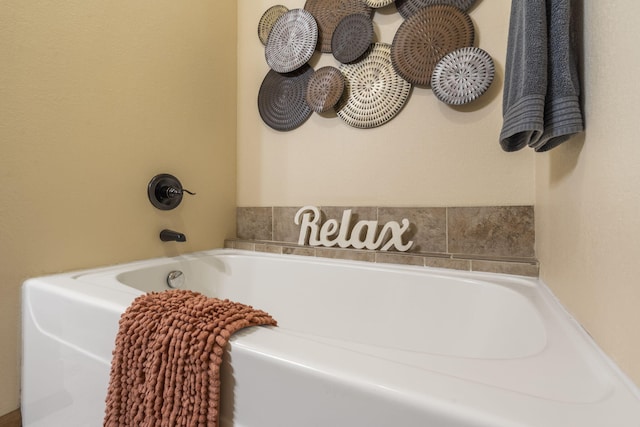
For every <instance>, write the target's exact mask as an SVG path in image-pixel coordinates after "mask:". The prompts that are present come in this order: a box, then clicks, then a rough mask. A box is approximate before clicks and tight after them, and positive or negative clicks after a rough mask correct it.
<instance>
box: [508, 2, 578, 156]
mask: <svg viewBox="0 0 640 427" xmlns="http://www.w3.org/2000/svg"><path fill="white" fill-rule="evenodd" d="M574 30H575V26H574V21H573V20H572V19H571V0H512V4H511V16H510V24H509V38H508V46H507V59H506V64H505V86H504V93H503V119H504V123H503V126H502V131H501V132H500V145H501V146H502V148H503V149H504V150H505V151H516V150H520V149H522V148H524V147H526V146H527V145H528V146H530V147H532V148H534V149H535V150H536V151H547V150H549V149H551V148H553V147H556V146H557V145H559V144H560V143H562V142H564V141H566V140H567V139H568V138H569V137H570V136H571V135H573V134H575V133H578V132H581V131H582V130H583V123H582V112H581V111H580V100H579V96H580V86H579V79H578V71H577V61H576V46H575V43H574V40H573V35H574Z"/></svg>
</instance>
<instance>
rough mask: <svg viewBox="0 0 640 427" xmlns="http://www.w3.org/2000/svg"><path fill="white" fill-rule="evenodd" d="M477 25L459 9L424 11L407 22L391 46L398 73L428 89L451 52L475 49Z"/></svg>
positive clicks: (446, 7)
mask: <svg viewBox="0 0 640 427" xmlns="http://www.w3.org/2000/svg"><path fill="white" fill-rule="evenodd" d="M474 38H475V34H474V28H473V22H472V21H471V18H470V17H469V15H468V14H467V13H466V12H464V11H462V10H460V9H458V8H457V7H455V6H449V5H434V6H427V7H425V8H422V9H420V10H419V11H418V12H416V13H414V14H413V15H411V16H410V17H409V18H408V19H407V20H406V21H404V22H403V23H402V24H401V25H400V27H399V28H398V31H397V32H396V35H395V37H394V38H393V44H392V46H391V61H392V63H393V67H394V68H395V70H396V71H397V72H398V74H400V75H401V76H402V78H404V79H405V80H407V81H408V82H410V83H413V84H415V85H421V86H428V85H429V83H430V82H431V74H432V73H433V68H434V67H435V66H436V64H437V63H438V61H440V60H441V59H442V57H443V56H445V55H446V54H447V53H449V52H453V51H454V50H456V49H459V48H461V47H467V46H473V41H474Z"/></svg>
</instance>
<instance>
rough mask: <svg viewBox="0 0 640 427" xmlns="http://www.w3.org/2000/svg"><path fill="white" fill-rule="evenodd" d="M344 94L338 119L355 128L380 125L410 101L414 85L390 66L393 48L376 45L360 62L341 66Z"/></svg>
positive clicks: (383, 44) (372, 46)
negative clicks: (343, 78) (344, 83)
mask: <svg viewBox="0 0 640 427" xmlns="http://www.w3.org/2000/svg"><path fill="white" fill-rule="evenodd" d="M340 71H342V74H344V76H345V82H346V85H345V91H344V93H343V95H342V98H341V99H340V101H339V102H338V105H337V106H336V112H337V113H338V116H339V117H340V118H341V119H342V120H344V121H345V122H346V123H347V124H348V125H350V126H353V127H356V128H363V129H367V128H373V127H376V126H381V125H383V124H385V123H386V122H388V121H389V120H391V119H392V118H394V117H395V116H396V114H398V113H399V112H400V110H401V109H402V107H403V106H404V105H405V103H406V102H407V100H408V99H409V94H410V93H411V84H410V83H408V82H407V81H406V80H404V79H403V78H402V77H400V76H399V75H398V74H397V73H396V72H395V70H394V69H393V66H392V65H391V46H390V45H388V44H386V43H374V44H373V45H371V47H370V49H369V52H368V53H367V54H366V56H365V57H364V58H363V59H362V60H361V61H359V62H356V63H354V64H342V65H341V66H340Z"/></svg>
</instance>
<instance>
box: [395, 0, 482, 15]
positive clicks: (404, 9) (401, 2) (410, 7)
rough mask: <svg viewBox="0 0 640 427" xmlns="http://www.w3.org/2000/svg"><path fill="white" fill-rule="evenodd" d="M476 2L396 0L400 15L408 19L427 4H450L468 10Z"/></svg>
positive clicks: (467, 0) (461, 0)
mask: <svg viewBox="0 0 640 427" xmlns="http://www.w3.org/2000/svg"><path fill="white" fill-rule="evenodd" d="M475 2H476V0H396V8H397V9H398V12H399V13H400V15H402V17H403V18H404V19H407V18H409V17H410V16H411V15H413V14H414V13H416V12H417V11H419V10H420V9H422V8H423V7H426V6H433V5H434V4H448V5H450V6H455V7H457V8H458V9H461V10H464V11H467V10H468V9H469V8H470V7H471V6H472V5H473V4H474V3H475Z"/></svg>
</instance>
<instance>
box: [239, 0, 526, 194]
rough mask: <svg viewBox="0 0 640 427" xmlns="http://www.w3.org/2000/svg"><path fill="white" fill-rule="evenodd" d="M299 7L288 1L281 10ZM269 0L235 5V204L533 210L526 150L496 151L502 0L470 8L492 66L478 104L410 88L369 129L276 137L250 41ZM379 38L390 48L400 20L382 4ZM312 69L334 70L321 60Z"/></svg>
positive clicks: (297, 0)
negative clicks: (399, 105) (263, 115)
mask: <svg viewBox="0 0 640 427" xmlns="http://www.w3.org/2000/svg"><path fill="white" fill-rule="evenodd" d="M304 3H305V1H304V0H287V1H285V2H283V3H282V4H284V5H286V6H287V7H288V8H289V9H293V8H300V7H303V6H304ZM273 4H274V3H273V2H272V1H270V0H239V1H238V16H239V21H238V40H239V49H238V81H239V85H238V108H239V110H238V194H237V196H238V204H239V205H240V206H272V205H275V206H279V205H280V206H282V205H284V206H290V205H291V206H295V205H302V204H307V203H311V204H320V205H323V204H324V205H332V204H333V205H373V206H380V205H383V206H385V205H386V206H404V205H420V206H457V205H463V206H470V205H494V204H496V205H509V204H515V205H518V204H525V205H530V204H533V201H534V164H533V155H532V153H531V152H529V151H523V152H519V153H515V154H514V153H504V152H502V150H501V148H500V146H499V144H498V134H499V132H500V127H501V125H502V98H501V96H502V95H501V90H502V85H503V77H504V58H505V52H506V43H507V26H508V20H509V10H510V4H511V2H510V1H509V0H490V1H489V0H484V1H479V2H477V4H476V6H475V7H474V8H473V9H472V10H471V11H470V15H471V17H472V19H473V21H474V24H475V27H476V30H477V35H478V42H477V43H476V44H477V45H478V46H479V47H481V48H483V49H485V50H487V51H488V52H489V53H490V54H491V55H492V56H493V58H494V60H495V62H496V66H497V73H496V74H497V75H496V80H495V82H494V84H493V86H492V88H490V90H489V92H487V93H486V94H485V95H484V96H483V97H482V98H481V99H479V100H478V101H477V102H476V103H474V104H472V105H470V106H467V107H462V108H451V107H448V106H446V105H445V104H443V103H441V102H439V101H438V100H437V99H436V98H435V96H434V95H433V93H432V92H431V90H429V89H414V91H413V93H412V95H411V98H410V99H409V102H408V104H407V105H406V107H405V108H404V109H403V110H402V111H401V112H400V114H399V115H398V116H397V117H396V118H394V119H393V120H392V121H391V122H389V123H387V124H385V125H384V126H382V127H379V128H375V129H365V130H363V129H355V128H352V127H350V126H348V125H346V124H345V123H344V122H343V121H342V120H341V119H339V118H337V117H335V115H334V117H326V116H324V117H323V116H320V115H318V114H315V113H314V114H313V116H312V117H311V118H310V119H309V120H308V121H307V122H306V123H305V124H303V125H302V126H301V127H300V128H298V129H296V130H294V131H290V132H277V131H274V130H272V129H271V128H269V127H268V126H267V125H265V124H264V123H263V122H262V120H261V119H260V116H259V113H258V109H257V95H258V90H259V88H260V84H261V83H262V80H263V78H264V76H265V75H266V73H267V71H268V70H269V68H268V66H267V64H266V61H265V59H264V47H263V46H262V44H261V43H260V41H259V40H258V37H257V25H258V22H259V20H260V17H261V16H262V13H263V12H264V11H265V10H267V9H268V8H269V7H270V6H272V5H273ZM374 22H375V28H376V32H377V35H378V40H379V41H382V42H387V43H391V42H392V41H393V35H394V34H395V30H396V29H397V27H398V26H399V25H400V23H401V22H402V18H401V17H400V15H399V14H398V13H397V12H396V10H395V6H393V5H391V6H388V7H385V8H383V9H379V10H378V12H377V13H376V15H375V19H374ZM319 56H320V55H319V54H316V55H315V57H314V58H312V61H311V62H312V64H313V65H314V67H315V68H318V67H319V66H324V65H338V63H337V61H336V60H335V59H334V58H333V56H332V55H330V54H324V55H322V56H321V57H319Z"/></svg>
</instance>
